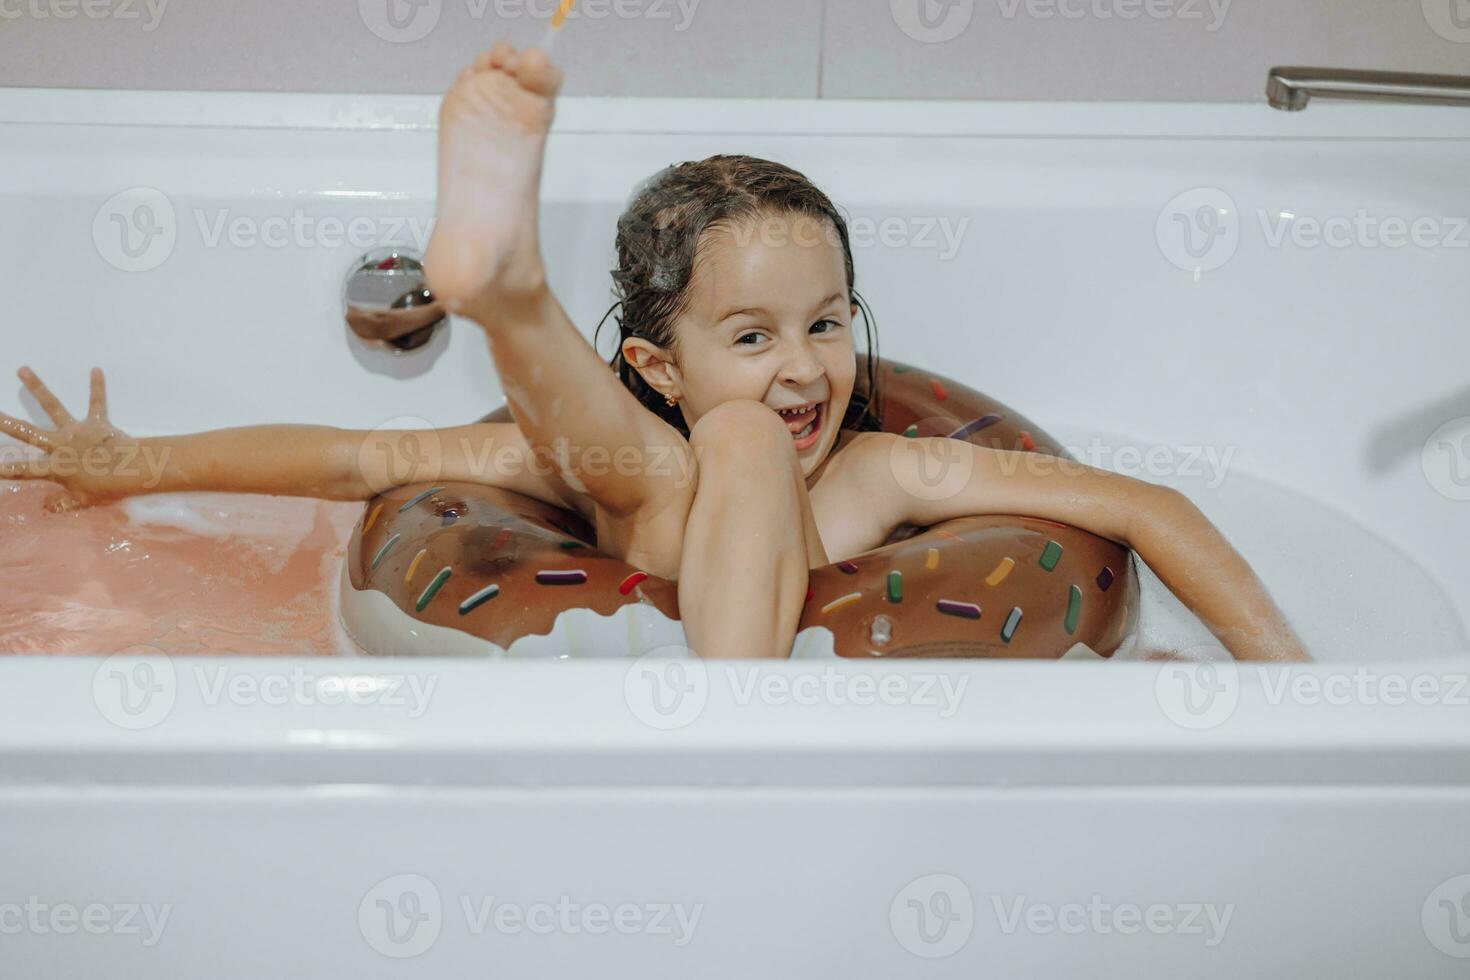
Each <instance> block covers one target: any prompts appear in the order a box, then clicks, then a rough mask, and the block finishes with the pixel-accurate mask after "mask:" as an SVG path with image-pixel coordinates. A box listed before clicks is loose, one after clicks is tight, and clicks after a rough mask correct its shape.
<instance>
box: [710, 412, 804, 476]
mask: <svg viewBox="0 0 1470 980" xmlns="http://www.w3.org/2000/svg"><path fill="white" fill-rule="evenodd" d="M689 445H690V446H692V447H693V448H694V451H695V454H696V456H697V458H698V459H699V464H700V466H701V467H704V466H708V465H710V463H711V462H714V461H717V460H718V461H728V462H732V463H738V464H740V465H742V466H751V465H761V464H766V465H770V466H780V467H790V466H791V465H794V464H796V462H797V459H796V447H795V444H794V443H793V442H792V441H791V430H790V429H788V428H787V427H786V423H784V422H782V421H781V416H779V415H777V414H776V413H775V412H773V411H772V410H771V409H770V408H769V407H767V406H766V405H763V404H761V403H760V402H757V401H750V400H748V399H736V400H734V401H728V402H724V403H723V404H720V405H716V406H715V407H714V408H712V409H710V411H708V412H706V413H705V414H704V415H703V416H701V417H700V419H699V421H697V422H695V423H694V427H693V428H691V429H690V430H689Z"/></svg>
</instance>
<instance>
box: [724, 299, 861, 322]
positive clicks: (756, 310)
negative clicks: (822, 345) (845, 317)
mask: <svg viewBox="0 0 1470 980" xmlns="http://www.w3.org/2000/svg"><path fill="white" fill-rule="evenodd" d="M842 297H843V294H842V293H833V294H832V295H831V296H828V297H827V298H826V299H824V300H822V301H821V302H820V303H818V304H817V307H816V308H817V309H819V310H821V309H825V308H826V307H828V306H831V305H832V304H833V303H835V302H837V301H838V300H840V299H842ZM769 312H770V311H768V310H766V309H763V308H762V307H759V306H752V307H749V308H747V309H742V310H731V311H730V312H729V313H726V314H725V315H724V316H722V317H720V318H719V320H717V321H715V322H716V323H717V324H719V323H724V322H725V321H726V320H728V319H730V318H731V317H736V316H740V315H741V314H742V313H743V314H746V315H747V316H759V315H761V314H767V313H769Z"/></svg>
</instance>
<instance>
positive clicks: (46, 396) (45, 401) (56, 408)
mask: <svg viewBox="0 0 1470 980" xmlns="http://www.w3.org/2000/svg"><path fill="white" fill-rule="evenodd" d="M16 373H17V374H19V375H20V383H21V384H23V385H25V386H26V390H27V391H29V392H30V393H31V394H32V395H34V396H35V397H36V401H38V402H40V403H41V408H42V410H43V411H45V413H46V414H47V415H49V416H51V421H53V422H55V423H56V425H57V428H60V427H61V426H63V425H70V424H71V423H72V422H75V421H76V419H74V418H72V417H71V413H70V412H68V411H67V410H66V409H65V408H63V407H62V405H61V399H59V398H57V397H56V396H55V395H53V394H52V393H51V389H50V388H47V387H46V385H45V384H43V383H42V381H41V379H40V378H38V377H36V372H34V371H32V370H31V369H30V368H24V367H23V368H21V369H20V370H19V371H18V372H16Z"/></svg>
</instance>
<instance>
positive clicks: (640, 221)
mask: <svg viewBox="0 0 1470 980" xmlns="http://www.w3.org/2000/svg"><path fill="white" fill-rule="evenodd" d="M784 215H807V216H810V217H813V218H817V219H820V220H824V221H826V222H828V223H830V225H831V226H832V228H833V229H835V231H836V233H837V237H838V239H839V240H840V242H841V244H842V253H843V263H844V265H845V267H846V272H847V291H848V295H849V296H850V297H851V302H852V303H856V304H857V306H858V308H859V310H860V311H861V312H862V314H863V324H864V326H865V328H866V331H867V337H868V349H867V351H866V352H863V351H857V352H856V354H857V356H858V357H860V358H864V357H865V359H866V361H867V365H866V377H867V388H866V390H864V389H863V386H862V385H861V384H856V385H854V386H853V392H852V398H851V400H850V401H849V403H848V406H847V412H846V413H845V414H844V416H843V419H842V428H844V429H852V430H855V431H859V432H863V431H878V430H879V429H881V428H882V425H881V423H880V419H881V418H882V407H881V405H882V402H881V395H880V393H879V392H878V384H877V381H878V363H879V360H878V345H877V336H876V333H875V330H876V326H875V324H874V321H873V314H872V311H871V310H869V308H868V304H867V302H866V301H865V300H864V299H863V298H862V297H861V296H860V295H858V292H857V290H856V289H855V288H854V281H855V276H854V273H853V262H852V243H851V241H850V240H849V237H848V231H847V220H846V219H845V218H843V216H842V215H841V214H840V213H838V211H837V208H836V206H834V205H833V203H832V201H831V200H830V199H829V198H828V197H827V195H826V194H824V193H822V192H821V191H820V190H818V189H817V187H816V185H814V184H813V183H812V182H811V181H809V180H807V178H806V177H805V176H803V175H802V174H800V173H797V172H796V171H795V170H792V169H791V168H790V167H786V166H783V165H782V164H779V163H773V162H771V161H769V160H761V159H757V158H756V157H749V156H728V155H721V156H713V157H710V158H709V159H707V160H700V161H697V162H689V163H680V164H676V165H674V166H671V167H667V168H665V169H664V170H661V171H660V172H658V173H657V174H654V175H653V176H652V177H651V178H649V179H648V180H647V181H645V182H644V183H643V184H642V185H641V186H640V187H639V188H638V190H637V191H636V192H635V194H634V195H633V199H632V201H631V202H630V203H629V205H628V208H627V210H626V211H624V212H623V215H622V217H620V218H619V219H618V240H617V252H618V267H617V268H616V269H614V270H612V277H613V294H614V295H615V296H616V297H617V302H616V303H614V304H613V306H612V309H610V310H608V312H607V314H606V315H605V316H603V318H602V322H601V323H599V324H598V325H597V332H596V333H594V334H593V338H592V342H593V345H594V346H595V345H596V343H597V334H600V333H601V332H602V326H603V324H604V323H606V322H607V318H608V316H612V315H613V313H614V311H616V310H617V309H618V308H619V307H621V308H622V313H621V315H619V316H617V317H615V319H616V321H617V324H618V349H617V352H616V353H615V354H614V355H613V358H612V368H613V370H614V371H616V372H617V374H618V377H619V378H620V379H621V380H622V382H623V384H624V385H625V386H627V388H628V390H629V391H631V392H633V394H634V396H635V397H637V399H638V401H639V402H641V403H642V404H643V405H644V407H646V408H647V409H648V410H649V411H650V412H653V413H654V414H655V415H657V416H658V417H659V418H661V419H663V420H664V421H665V422H668V423H669V424H670V425H672V426H673V427H674V428H675V429H677V430H678V431H679V432H681V433H683V435H684V436H685V437H687V436H688V435H689V430H688V428H687V427H686V426H685V424H684V416H683V414H682V413H681V412H680V411H679V408H678V406H677V405H669V404H668V403H667V402H666V401H665V399H664V396H663V395H661V394H659V393H658V391H657V390H655V389H654V388H653V387H651V386H650V385H649V384H648V383H647V382H646V381H644V380H643V377H642V375H640V374H639V373H638V371H637V369H636V368H634V367H633V366H632V365H631V364H629V363H628V362H627V360H626V359H624V357H623V343H624V341H626V340H627V339H628V338H629V337H640V338H642V339H644V340H647V341H648V342H650V343H652V344H655V345H657V346H659V347H661V348H663V349H665V350H668V351H670V352H673V353H674V356H675V357H677V356H678V355H677V342H676V340H677V338H676V337H675V336H674V321H675V320H677V319H678V318H679V316H680V315H681V314H682V313H684V311H685V310H686V309H687V307H688V302H689V288H690V284H691V282H692V280H693V272H694V266H695V263H696V261H697V260H698V257H699V249H700V248H701V246H702V243H703V242H704V236H705V233H706V232H709V231H712V230H714V229H716V228H720V227H731V226H734V225H737V224H739V223H741V222H744V221H750V220H755V219H758V218H762V217H773V216H784Z"/></svg>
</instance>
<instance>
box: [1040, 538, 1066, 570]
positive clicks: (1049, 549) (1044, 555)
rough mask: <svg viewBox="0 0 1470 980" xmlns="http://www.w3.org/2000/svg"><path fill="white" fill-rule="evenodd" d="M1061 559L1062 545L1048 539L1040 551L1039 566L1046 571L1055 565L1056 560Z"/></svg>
mask: <svg viewBox="0 0 1470 980" xmlns="http://www.w3.org/2000/svg"><path fill="white" fill-rule="evenodd" d="M1061 560H1062V546H1061V545H1060V544H1058V543H1057V542H1055V541H1048V542H1047V543H1046V547H1045V548H1044V549H1042V552H1041V567H1042V568H1044V569H1046V570H1047V571H1048V572H1049V571H1051V570H1052V569H1054V568H1056V567H1057V562H1059V561H1061Z"/></svg>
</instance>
